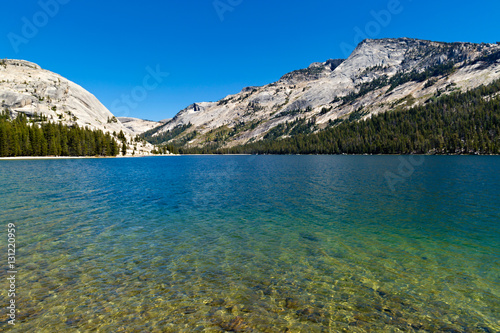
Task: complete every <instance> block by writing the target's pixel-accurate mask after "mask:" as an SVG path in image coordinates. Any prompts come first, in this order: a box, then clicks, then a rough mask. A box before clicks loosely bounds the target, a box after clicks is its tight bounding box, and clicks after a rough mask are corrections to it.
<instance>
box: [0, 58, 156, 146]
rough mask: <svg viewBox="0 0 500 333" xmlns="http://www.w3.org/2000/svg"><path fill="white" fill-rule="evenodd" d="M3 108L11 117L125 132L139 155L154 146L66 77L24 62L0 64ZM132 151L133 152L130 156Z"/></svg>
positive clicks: (0, 87) (16, 61) (13, 61)
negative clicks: (37, 118)
mask: <svg viewBox="0 0 500 333" xmlns="http://www.w3.org/2000/svg"><path fill="white" fill-rule="evenodd" d="M0 107H1V109H2V110H7V111H9V112H10V114H11V116H12V117H16V116H17V115H18V114H20V113H24V114H25V115H26V116H28V117H33V116H34V115H35V114H37V115H38V116H44V117H46V119H47V121H51V122H60V123H63V124H64V125H69V126H73V125H78V126H81V127H88V128H90V129H93V130H102V131H104V132H109V133H113V132H116V133H119V132H120V131H123V133H124V134H125V136H126V137H127V139H128V141H129V142H130V144H133V145H135V147H136V154H140V153H142V154H149V152H150V151H151V150H152V149H153V146H152V145H150V144H147V143H141V142H135V141H134V140H133V138H134V137H135V136H136V133H135V132H134V131H132V130H130V129H128V128H127V127H126V126H124V125H123V124H122V123H121V122H120V121H119V120H118V119H117V118H116V117H115V116H114V115H113V114H112V113H111V112H110V111H109V110H108V109H107V108H106V107H105V106H104V105H102V103H101V102H99V100H98V99H97V98H96V97H95V96H94V95H92V94H91V93H89V92H88V91H87V90H85V89H83V88H82V87H81V86H79V85H77V84H76V83H73V82H71V81H69V80H67V79H65V78H64V77H62V76H60V75H58V74H55V73H52V72H50V71H47V70H44V69H41V68H40V66H38V65H37V64H34V63H32V62H28V61H24V60H10V59H9V60H2V61H1V62H0ZM132 151H133V150H132V149H131V151H130V153H131V152H132Z"/></svg>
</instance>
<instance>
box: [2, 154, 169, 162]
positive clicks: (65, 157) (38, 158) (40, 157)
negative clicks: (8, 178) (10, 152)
mask: <svg viewBox="0 0 500 333" xmlns="http://www.w3.org/2000/svg"><path fill="white" fill-rule="evenodd" d="M156 156H179V155H135V156H15V157H0V161H8V160H12V161H15V160H74V159H75V160H76V159H103V158H137V157H156Z"/></svg>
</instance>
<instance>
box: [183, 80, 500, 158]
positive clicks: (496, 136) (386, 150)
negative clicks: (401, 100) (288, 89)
mask: <svg viewBox="0 0 500 333" xmlns="http://www.w3.org/2000/svg"><path fill="white" fill-rule="evenodd" d="M499 92H500V81H496V82H494V83H492V84H490V85H488V86H481V87H479V88H476V89H473V90H471V91H467V92H464V93H459V92H455V93H451V94H449V95H442V96H439V97H432V98H431V99H429V100H428V101H427V103H426V104H425V105H422V106H417V107H413V108H411V109H407V110H406V109H400V108H395V109H394V110H393V111H389V112H386V113H383V114H379V115H375V116H372V117H371V118H368V119H367V120H361V121H358V120H357V119H356V117H349V118H346V119H345V120H343V121H341V122H340V123H338V122H337V123H336V122H330V128H328V129H326V130H323V131H320V132H316V133H313V134H298V135H295V136H291V137H288V138H284V139H278V140H276V139H274V138H275V137H279V136H283V135H285V136H286V135H287V134H290V133H291V131H293V130H294V128H295V127H294V126H286V125H285V126H281V127H280V128H278V129H277V130H278V131H281V132H280V133H276V135H270V136H269V138H268V139H265V140H262V141H258V142H254V143H250V144H246V145H241V146H237V147H233V148H229V149H220V148H219V149H214V148H211V147H204V148H198V149H197V148H191V149H185V148H184V149H180V152H181V153H184V154H190V153H217V154H225V153H231V154H500V94H499ZM358 113H362V110H359V111H358ZM299 125H300V126H302V127H304V125H307V123H305V122H302V123H299ZM295 126H297V125H295ZM310 126H312V124H310ZM287 131H288V132H287Z"/></svg>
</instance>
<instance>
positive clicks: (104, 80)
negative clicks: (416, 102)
mask: <svg viewBox="0 0 500 333" xmlns="http://www.w3.org/2000/svg"><path fill="white" fill-rule="evenodd" d="M1 7H2V8H1V12H0V57H1V58H11V59H12V58H14V59H25V60H29V61H32V62H35V63H38V64H39V65H40V66H42V68H44V69H48V70H51V71H53V72H56V73H58V74H61V75H62V76H64V77H66V78H68V79H70V80H72V81H74V82H76V83H78V84H80V85H81V86H83V87H84V88H85V89H87V90H89V91H90V92H91V93H93V94H94V95H96V97H97V98H99V99H100V100H101V102H102V103H103V104H104V105H105V106H106V107H108V108H109V109H110V110H111V112H113V113H114V114H115V115H117V116H131V117H138V118H143V119H151V120H160V119H164V118H170V117H172V116H174V115H175V114H176V113H177V112H178V111H179V110H181V109H183V108H184V107H186V106H188V105H189V104H191V103H194V102H202V101H216V100H219V99H221V98H223V97H225V96H226V95H228V94H233V93H237V92H239V91H240V90H241V89H242V88H243V87H246V86H253V85H264V84H267V83H270V82H273V81H276V80H278V79H279V78H280V77H281V76H282V75H283V74H285V73H287V72H290V71H292V70H295V69H299V68H304V67H307V66H308V65H309V64H310V63H312V62H316V61H325V60H327V59H330V58H345V57H347V56H348V55H349V53H350V52H351V51H352V50H353V49H354V47H355V45H356V44H357V43H358V42H359V41H360V40H361V39H363V38H365V37H370V38H386V37H391V38H396V37H411V38H421V39H429V40H435V41H447V42H453V41H464V42H477V43H480V42H486V43H494V42H497V41H500V20H499V13H500V2H498V1H493V0H489V1H480V0H478V1H460V0H458V1H436V0H433V1H430V0H370V1H368V0H357V1H332V0H308V1H303V0H301V1H296V0H288V1H275V0H215V1H214V0H196V1H193V0H164V1H151V0H142V1H127V0H120V1H116V0H100V1H95V0H86V1H83V0H41V1H31V0H26V1H24V0H23V1H6V2H3V3H2V6H1ZM165 73H168V76H167V75H166V74H165Z"/></svg>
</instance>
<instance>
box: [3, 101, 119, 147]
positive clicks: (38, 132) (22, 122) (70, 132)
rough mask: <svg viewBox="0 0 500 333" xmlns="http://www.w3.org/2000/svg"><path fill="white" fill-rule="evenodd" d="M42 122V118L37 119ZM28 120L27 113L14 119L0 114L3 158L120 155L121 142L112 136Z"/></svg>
mask: <svg viewBox="0 0 500 333" xmlns="http://www.w3.org/2000/svg"><path fill="white" fill-rule="evenodd" d="M35 118H36V119H41V118H42V117H35ZM35 118H33V119H32V120H31V121H28V119H27V118H26V116H25V115H24V114H19V115H18V117H17V118H15V119H13V120H10V119H9V115H8V112H7V111H4V112H2V113H1V114H0V156H1V157H13V156H116V155H117V154H118V149H119V147H118V143H117V142H116V141H115V139H114V138H113V137H112V136H111V135H109V134H108V133H106V134H105V133H103V132H102V131H100V130H99V131H93V130H90V129H89V128H81V127H78V126H77V125H74V126H72V127H68V126H64V125H62V124H60V123H59V124H55V123H51V122H49V123H41V124H38V123H35V122H34V119H35Z"/></svg>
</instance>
